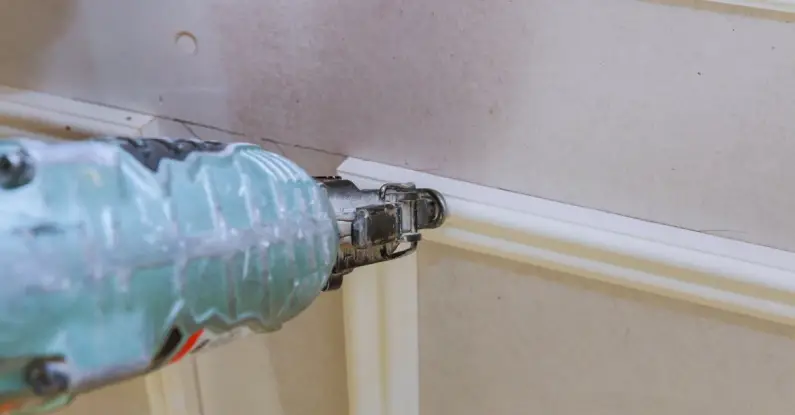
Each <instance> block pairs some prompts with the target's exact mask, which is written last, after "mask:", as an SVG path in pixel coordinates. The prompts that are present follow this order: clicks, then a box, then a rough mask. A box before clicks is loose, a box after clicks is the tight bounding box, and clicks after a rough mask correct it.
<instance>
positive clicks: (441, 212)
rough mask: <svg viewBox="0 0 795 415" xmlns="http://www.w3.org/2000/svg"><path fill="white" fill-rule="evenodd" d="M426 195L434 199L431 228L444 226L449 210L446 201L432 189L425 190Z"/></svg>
mask: <svg viewBox="0 0 795 415" xmlns="http://www.w3.org/2000/svg"><path fill="white" fill-rule="evenodd" d="M427 190H428V193H429V194H430V195H431V197H432V198H433V199H434V205H435V206H436V216H435V217H434V219H433V221H432V222H431V228H438V227H440V226H442V224H444V222H445V221H446V220H447V216H448V214H449V210H448V207H447V200H446V199H445V198H444V195H442V194H441V193H440V192H439V191H438V190H434V189H427Z"/></svg>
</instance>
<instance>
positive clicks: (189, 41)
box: [174, 31, 199, 55]
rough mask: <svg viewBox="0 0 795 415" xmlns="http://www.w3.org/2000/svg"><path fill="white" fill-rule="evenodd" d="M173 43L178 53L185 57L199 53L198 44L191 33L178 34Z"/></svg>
mask: <svg viewBox="0 0 795 415" xmlns="http://www.w3.org/2000/svg"><path fill="white" fill-rule="evenodd" d="M174 43H175V44H176V45H177V48H178V49H179V50H180V52H182V53H184V54H185V55H195V54H196V53H198V52H199V43H198V41H197V40H196V36H194V35H193V33H191V32H184V31H183V32H179V33H177V36H176V37H175V38H174Z"/></svg>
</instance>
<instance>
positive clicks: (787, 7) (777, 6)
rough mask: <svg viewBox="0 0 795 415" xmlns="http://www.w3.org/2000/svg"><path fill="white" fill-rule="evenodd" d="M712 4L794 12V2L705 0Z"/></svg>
mask: <svg viewBox="0 0 795 415" xmlns="http://www.w3.org/2000/svg"><path fill="white" fill-rule="evenodd" d="M707 1H711V2H713V3H724V4H730V5H733V6H742V7H750V8H754V9H764V10H773V11H778V12H786V13H793V12H795V0H707Z"/></svg>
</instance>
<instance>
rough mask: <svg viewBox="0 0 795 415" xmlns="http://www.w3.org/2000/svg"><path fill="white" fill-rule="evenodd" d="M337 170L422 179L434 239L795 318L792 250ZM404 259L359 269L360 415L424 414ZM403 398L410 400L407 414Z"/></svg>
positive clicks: (435, 180)
mask: <svg viewBox="0 0 795 415" xmlns="http://www.w3.org/2000/svg"><path fill="white" fill-rule="evenodd" d="M338 172H339V174H340V175H341V176H343V177H345V178H347V179H349V180H352V181H353V182H355V183H357V185H360V186H367V187H372V186H378V185H380V184H382V183H385V182H413V183H415V184H416V185H417V186H418V187H429V188H433V189H436V190H439V191H440V192H442V193H443V194H444V195H445V197H446V199H447V203H448V207H449V211H450V216H449V219H448V221H447V223H446V224H445V225H444V226H442V227H441V228H439V229H435V230H431V231H425V232H424V233H423V239H424V240H425V241H433V242H435V243H440V244H445V245H449V246H453V247H456V248H460V249H464V250H468V251H474V252H481V253H485V254H488V255H493V256H496V257H499V258H502V259H505V260H508V261H517V262H522V263H528V264H533V265H538V266H542V267H545V268H550V269H554V270H558V271H562V272H566V273H569V274H574V275H579V276H582V277H585V278H591V279H595V280H599V281H603V282H606V283H610V284H617V285H621V286H626V287H630V288H634V289H640V290H644V291H648V292H652V293H657V294H660V295H664V296H668V297H671V298H676V299H680V300H684V301H688V302H692V303H698V304H701V305H706V306H710V307H715V308H718V309H722V310H726V311H730V312H736V313H741V314H745V315H749V316H754V317H757V318H760V319H765V320H770V321H775V322H778V323H783V324H787V325H795V253H791V252H786V251H781V250H776V249H772V248H768V247H763V246H759V245H753V244H749V243H744V242H738V241H734V240H729V239H724V238H719V237H716V236H712V235H707V234H703V233H698V232H694V231H688V230H684V229H679V228H674V227H670V226H664V225H659V224H654V223H649V222H645V221H641V220H637V219H631V218H627V217H623V216H619V215H614V214H609V213H605V212H600V211H596V210H591V209H585V208H581V207H576V206H572V205H567V204H563V203H557V202H552V201H548V200H544V199H539V198H535V197H531V196H526V195H521V194H517V193H512V192H508V191H504V190H498V189H495V188H490V187H485V186H480V185H476V184H472V183H467V182H463V181H458V180H452V179H448V178H443V177H439V176H434V175H431V174H427V173H422V172H418V171H413V170H407V169H403V168H399V167H393V166H388V165H384V164H380V163H374V162H369V161H364V160H359V159H353V158H349V159H347V160H346V161H345V162H344V163H343V164H342V165H341V166H340V167H339V169H338ZM420 245H421V246H422V243H421V244H420ZM420 249H422V247H420ZM412 257H413V256H412ZM407 261H408V262H405V263H399V262H395V263H386V264H382V265H379V266H377V267H371V268H363V269H360V270H357V271H355V273H354V274H355V275H354V276H352V277H351V278H349V279H347V280H346V282H345V285H344V288H343V290H344V307H345V326H346V342H347V343H346V344H349V345H350V346H349V348H348V350H347V352H348V356H347V357H348V366H349V372H348V376H349V380H348V383H349V389H350V392H349V396H350V407H351V414H352V415H361V414H368V415H387V414H388V415H397V414H402V415H417V414H418V413H419V409H418V408H419V405H418V396H419V395H418V384H419V379H418V373H419V372H418V369H417V368H418V366H419V360H418V359H419V354H418V353H417V344H416V343H412V344H410V342H414V341H416V339H417V338H418V337H417V331H418V321H417V311H416V307H417V285H416V284H417V274H418V272H419V273H421V270H419V271H418V270H417V269H416V262H415V261H416V259H411V258H409V259H407ZM398 316H399V317H398ZM381 362H387V363H386V364H382V363H381ZM412 377H413V381H412V379H410V378H412ZM379 391H381V392H380V395H379ZM396 402H407V403H408V404H407V407H402V408H400V409H399V410H398V408H397V407H396V406H395V405H396V404H395V403H396ZM409 406H410V407H409Z"/></svg>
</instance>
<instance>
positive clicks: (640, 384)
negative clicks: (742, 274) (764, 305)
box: [419, 245, 795, 415]
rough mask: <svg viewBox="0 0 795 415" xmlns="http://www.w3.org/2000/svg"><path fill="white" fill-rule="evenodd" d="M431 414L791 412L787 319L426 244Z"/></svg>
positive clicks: (423, 351)
mask: <svg viewBox="0 0 795 415" xmlns="http://www.w3.org/2000/svg"><path fill="white" fill-rule="evenodd" d="M419 260H420V303H419V307H420V380H421V381H420V388H421V389H420V401H421V408H422V413H425V414H458V415H476V414H478V415H480V414H566V415H569V414H571V415H573V414H593V415H616V414H648V415H657V414H665V415H674V414H676V415H684V414H699V415H701V414H723V415H729V414H737V415H747V414H751V413H754V414H784V413H788V412H790V411H791V410H792V408H793V406H795V395H793V394H792V393H791V392H792V390H793V389H795V338H794V337H793V330H792V329H791V328H784V327H781V326H776V325H773V324H767V323H763V322H760V321H756V320H752V319H748V318H740V317H737V316H735V315H731V314H727V313H721V312H717V311H712V310H707V309H704V308H701V307H697V306H692V305H689V304H684V303H679V302H676V301H672V300H668V299H663V298H659V297H656V296H652V295H647V294H642V293H639V292H635V291H630V290H628V289H623V288H615V287H611V286H608V285H605V284H602V283H595V282H590V281H586V280H583V279H582V278H580V277H575V276H570V275H566V274H560V273H555V272H552V271H548V270H545V269H540V268H535V267H531V266H525V265H519V264H511V263H507V262H504V261H495V260H494V259H493V258H490V257H487V256H484V255H480V254H471V253H465V252H462V251H460V250H456V249H453V248H449V247H444V246H439V245H428V246H426V247H425V249H424V250H422V251H421V252H420V256H419Z"/></svg>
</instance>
